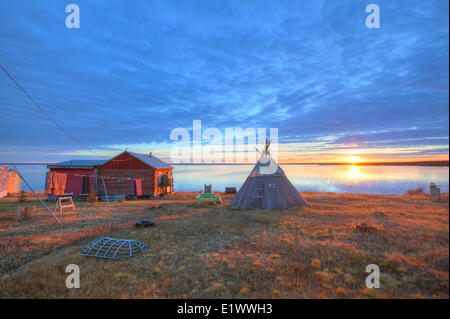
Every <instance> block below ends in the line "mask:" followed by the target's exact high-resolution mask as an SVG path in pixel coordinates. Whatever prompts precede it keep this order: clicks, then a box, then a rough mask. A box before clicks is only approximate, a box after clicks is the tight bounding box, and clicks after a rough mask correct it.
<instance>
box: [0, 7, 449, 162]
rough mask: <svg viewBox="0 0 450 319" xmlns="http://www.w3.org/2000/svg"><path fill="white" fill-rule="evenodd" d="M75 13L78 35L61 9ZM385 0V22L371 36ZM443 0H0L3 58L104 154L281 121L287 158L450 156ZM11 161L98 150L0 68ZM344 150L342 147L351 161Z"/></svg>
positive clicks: (0, 131) (1, 124)
mask: <svg viewBox="0 0 450 319" xmlns="http://www.w3.org/2000/svg"><path fill="white" fill-rule="evenodd" d="M69 3H76V4H77V5H78V6H79V7H80V22H81V23H80V24H81V27H80V28H79V29H68V28H66V26H65V20H66V16H67V15H68V14H67V13H65V7H66V5H68V4H69ZM369 3H376V4H377V5H378V6H379V7H380V11H381V28H380V29H368V28H366V26H365V19H366V17H367V15H368V13H366V12H365V7H366V6H367V5H368V4H369ZM448 9H449V8H448V1H444V0H438V1H378V0H377V1H375V0H374V1H359V0H357V1H333V0H331V1H320V0H314V1H312V0H311V1H284V0H280V1H260V0H258V1H255V0H248V1H247V0H245V1H242V0H240V1H217V0H208V1H207V0H205V1H194V0H190V1H166V0H165V1H125V0H123V1H102V2H100V1H78V0H72V1H21V0H16V1H2V2H0V44H1V45H0V64H2V65H3V66H4V67H5V68H6V69H8V71H9V72H10V73H11V74H12V75H13V76H14V77H15V78H16V80H17V81H18V82H19V83H21V85H22V86H23V87H24V88H25V89H26V90H27V91H28V92H29V93H30V94H31V95H32V96H33V98H34V99H35V100H36V101H38V103H40V105H41V106H42V107H44V108H45V109H46V110H47V112H48V113H50V114H51V115H52V116H53V117H54V118H55V119H56V120H57V121H58V122H60V123H61V125H63V126H64V127H65V128H66V129H67V130H68V131H69V132H70V133H71V134H72V135H74V136H75V137H76V138H77V139H78V140H80V141H81V142H82V143H83V144H85V145H88V147H89V148H91V149H93V150H95V151H96V152H97V153H98V154H103V155H109V154H113V153H117V152H118V151H120V150H123V149H124V148H125V147H128V148H129V150H134V151H142V152H147V151H150V150H152V151H153V152H154V153H155V154H157V155H158V156H161V157H163V158H167V157H168V152H169V150H170V147H171V144H170V143H171V141H170V139H169V136H170V132H171V130H172V129H174V128H176V127H185V128H188V129H190V128H191V127H192V123H193V120H201V121H202V125H203V128H208V127H217V128H219V129H220V130H224V129H225V128H226V127H242V128H244V129H245V128H247V127H253V128H259V127H263V128H270V127H276V128H278V130H279V133H278V137H279V142H280V145H279V151H280V155H279V157H280V161H323V160H336V159H339V158H341V157H342V156H346V155H345V154H360V156H361V157H363V158H366V159H374V160H385V159H393V160H411V159H412V160H414V159H443V158H445V159H447V158H448V143H449V130H448V124H449V73H448V72H449V65H448V58H449V42H448V36H449V33H448V31H449V20H448ZM0 108H1V113H2V116H1V117H0V162H8V161H58V160H65V159H69V158H85V157H86V158H87V157H89V158H92V157H93V155H92V154H90V153H89V152H88V151H86V150H84V149H82V148H81V147H80V146H79V145H77V144H76V143H74V142H73V141H72V140H70V139H69V138H67V136H65V135H63V134H62V133H61V132H60V131H59V130H58V129H57V128H56V127H55V126H54V125H53V124H52V123H51V122H49V121H48V120H47V119H46V118H45V117H44V116H43V115H42V114H41V113H39V111H38V110H37V109H36V107H35V106H34V105H33V104H32V103H31V102H30V101H29V100H28V99H27V97H25V96H24V95H23V94H22V93H21V92H20V91H19V90H18V88H17V87H15V86H14V84H13V83H12V82H11V81H10V80H9V79H8V78H7V77H6V76H5V75H4V74H3V73H2V72H0ZM343 154H344V155H343Z"/></svg>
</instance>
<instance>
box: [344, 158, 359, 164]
mask: <svg viewBox="0 0 450 319" xmlns="http://www.w3.org/2000/svg"><path fill="white" fill-rule="evenodd" d="M345 161H346V162H347V163H352V164H355V163H359V162H361V158H359V157H358V156H350V157H348V158H346V159H345Z"/></svg>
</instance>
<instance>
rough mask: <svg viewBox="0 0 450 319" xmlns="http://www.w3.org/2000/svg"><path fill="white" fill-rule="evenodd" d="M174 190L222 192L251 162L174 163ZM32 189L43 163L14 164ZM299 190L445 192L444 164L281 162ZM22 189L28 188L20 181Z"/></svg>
mask: <svg viewBox="0 0 450 319" xmlns="http://www.w3.org/2000/svg"><path fill="white" fill-rule="evenodd" d="M174 167H175V169H174V182H175V190H176V191H200V190H202V189H203V185H204V184H212V186H213V189H214V190H218V191H223V190H224V189H225V187H226V186H231V187H236V188H237V189H239V187H240V186H241V185H242V183H243V182H244V181H245V179H246V177H247V176H248V174H249V173H250V170H251V169H252V167H253V165H174ZM17 168H18V169H19V170H20V172H21V173H22V174H23V176H24V177H25V178H26V179H27V181H28V182H29V183H30V184H31V186H32V187H33V188H34V189H35V190H43V189H44V188H45V173H46V171H47V168H46V165H17ZM282 168H283V169H284V171H285V172H286V174H287V175H288V177H289V179H290V181H291V182H292V183H293V184H294V186H295V187H296V188H297V189H298V190H299V191H316V192H335V193H367V194H397V195H401V194H404V193H405V192H406V191H407V190H408V189H413V188H417V187H419V186H424V187H426V188H427V187H428V184H429V183H430V182H434V183H436V184H437V185H440V186H441V190H442V191H444V192H448V185H449V175H448V174H449V170H448V167H420V166H352V165H285V166H283V165H282ZM22 189H25V190H28V189H27V187H26V186H25V184H24V183H22Z"/></svg>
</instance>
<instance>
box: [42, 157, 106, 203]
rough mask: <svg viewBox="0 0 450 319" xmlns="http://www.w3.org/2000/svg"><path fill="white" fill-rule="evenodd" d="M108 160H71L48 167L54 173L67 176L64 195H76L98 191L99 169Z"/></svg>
mask: <svg viewBox="0 0 450 319" xmlns="http://www.w3.org/2000/svg"><path fill="white" fill-rule="evenodd" d="M105 162H106V160H71V161H65V162H60V163H56V164H50V165H47V168H48V169H49V170H50V172H52V173H62V174H66V175H67V178H66V185H65V189H64V193H66V194H68V193H73V194H74V195H84V194H89V193H90V192H91V191H94V192H96V191H97V167H98V166H99V165H101V164H103V163H105Z"/></svg>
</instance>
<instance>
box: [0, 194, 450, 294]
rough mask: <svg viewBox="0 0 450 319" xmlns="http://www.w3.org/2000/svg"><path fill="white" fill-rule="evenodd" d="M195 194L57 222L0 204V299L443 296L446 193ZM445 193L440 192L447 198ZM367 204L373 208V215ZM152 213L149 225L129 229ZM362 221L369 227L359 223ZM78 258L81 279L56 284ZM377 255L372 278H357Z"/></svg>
mask: <svg viewBox="0 0 450 319" xmlns="http://www.w3.org/2000/svg"><path fill="white" fill-rule="evenodd" d="M194 196H195V193H189V192H183V193H177V194H175V195H174V196H172V197H170V198H169V199H167V200H164V201H163V200H161V201H151V200H148V201H129V202H123V203H112V204H111V206H112V208H111V209H108V207H107V206H106V204H105V203H98V204H96V205H93V204H90V203H76V205H77V209H76V211H75V212H67V213H64V214H62V215H61V214H58V217H60V218H61V219H62V221H63V224H59V225H58V224H56V223H55V222H54V220H53V219H52V218H51V217H50V216H49V215H48V213H47V212H46V211H45V210H44V209H42V208H38V209H37V211H36V212H34V215H33V217H32V218H31V219H29V220H23V221H18V220H16V212H17V206H18V205H19V206H20V205H22V206H23V205H35V206H37V203H35V202H27V203H20V204H18V203H12V202H8V203H0V258H1V259H0V297H2V298H108V297H110V298H448V297H449V296H448V288H449V287H448V282H449V278H448V276H449V272H448V271H449V268H448V267H449V258H448V248H449V246H448V243H449V232H448V231H449V226H448V219H449V215H448V213H449V211H448V199H447V200H445V201H444V202H431V201H430V200H429V199H428V197H427V196H426V195H420V194H418V195H411V196H407V195H405V196H381V195H364V194H333V193H309V192H306V193H302V196H304V197H305V198H306V200H307V201H308V202H309V203H310V205H311V207H306V208H291V209H288V210H283V211H261V210H249V211H234V210H231V209H230V208H229V199H230V196H229V195H227V196H223V197H224V205H223V206H213V205H208V204H202V205H198V204H197V203H196V202H195V201H193V200H192V198H194ZM447 198H448V196H447ZM376 212H377V213H376ZM143 219H152V220H154V221H155V223H156V226H155V227H151V228H145V229H136V228H135V227H134V223H135V222H136V221H139V220H143ZM359 223H367V224H369V225H372V226H375V227H376V231H374V232H370V233H361V232H358V231H357V230H356V228H355V225H356V224H359ZM100 235H102V236H109V237H115V238H130V239H135V240H139V241H142V242H144V243H145V244H147V245H148V246H149V248H150V250H149V251H148V252H146V253H145V254H143V255H140V256H137V257H135V258H132V259H127V260H103V259H97V258H92V257H91V258H89V257H83V256H80V255H79V254H78V253H79V251H80V250H81V249H82V248H83V247H84V246H85V245H86V244H87V243H88V242H89V241H90V240H92V239H94V238H97V237H98V236H100ZM72 263H73V264H77V265H79V267H80V270H81V288H79V289H67V288H66V287H65V278H66V276H67V274H66V273H65V267H66V266H67V265H68V264H72ZM368 264H378V265H379V267H380V270H381V288H380V289H367V288H366V287H365V278H366V276H367V274H366V273H365V267H366V265H368Z"/></svg>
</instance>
